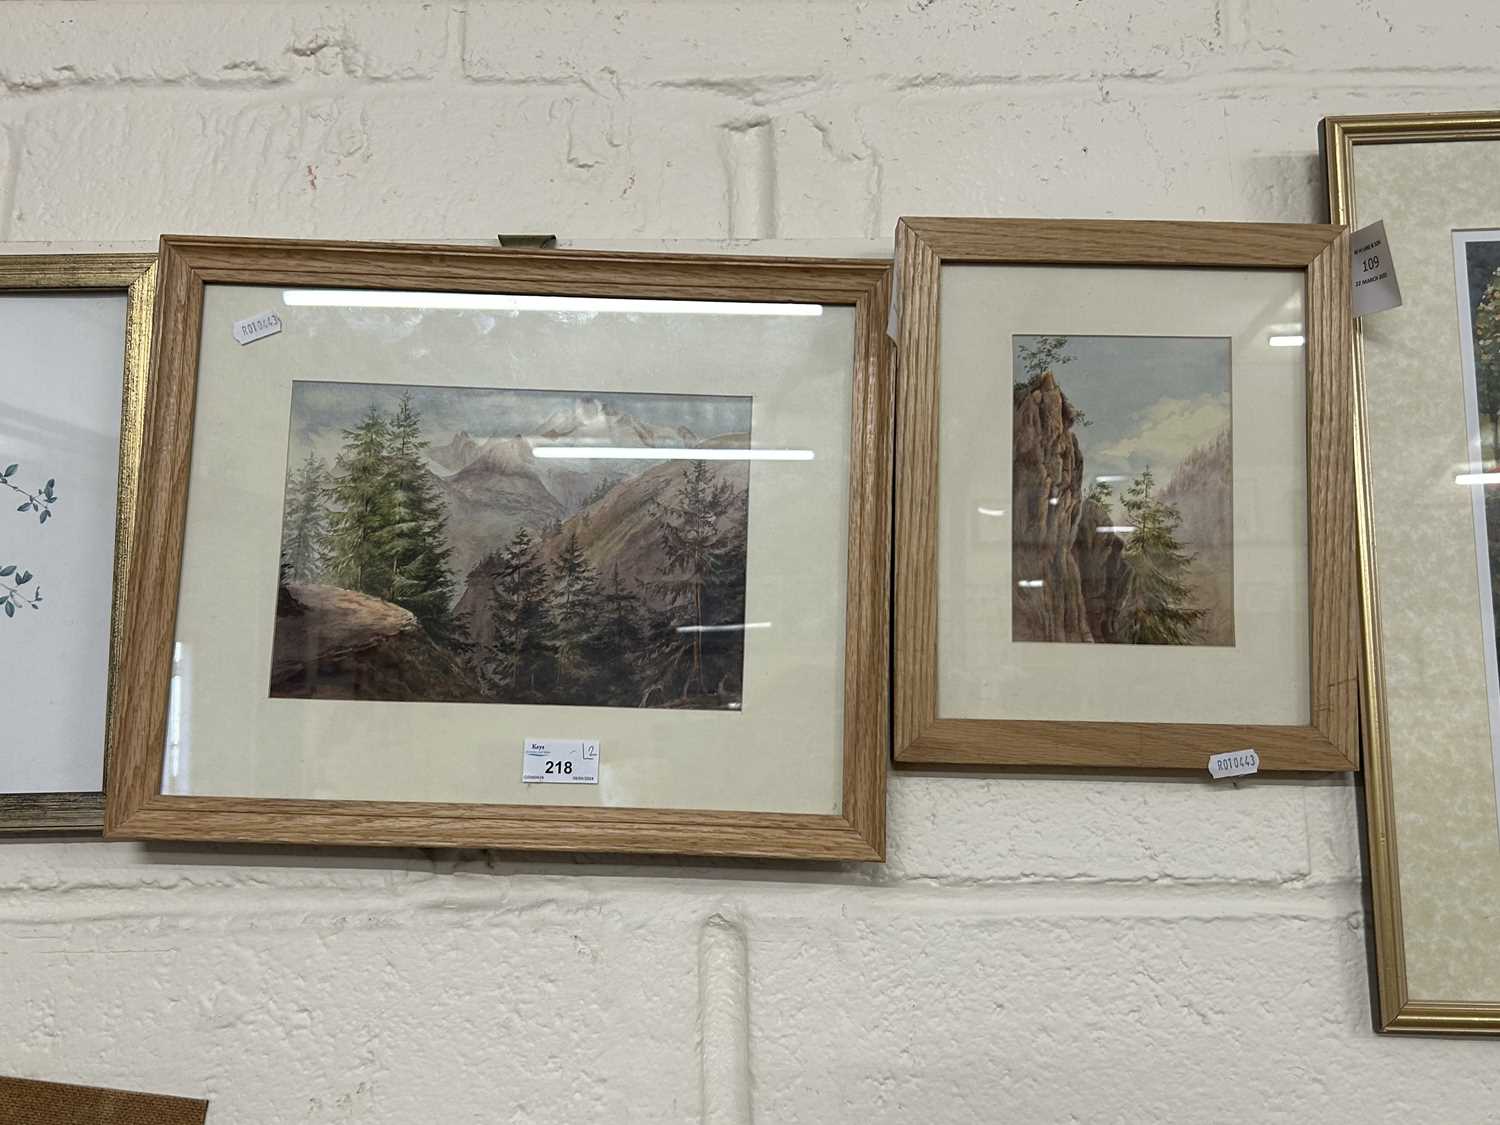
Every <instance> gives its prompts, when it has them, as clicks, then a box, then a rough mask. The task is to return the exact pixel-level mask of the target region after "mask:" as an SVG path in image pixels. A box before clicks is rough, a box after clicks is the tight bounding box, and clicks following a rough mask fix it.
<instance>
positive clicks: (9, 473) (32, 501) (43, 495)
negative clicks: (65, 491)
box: [0, 463, 57, 523]
mask: <svg viewBox="0 0 1500 1125" xmlns="http://www.w3.org/2000/svg"><path fill="white" fill-rule="evenodd" d="M19 468H20V466H19V465H17V464H14V463H12V464H10V465H7V466H6V467H5V471H4V472H0V484H3V485H4V486H5V487H6V488H8V489H10V490H11V491H12V492H14V493H15V494H16V495H18V496H20V497H21V498H22V499H21V504H20V506H19V507H18V508H16V511H18V512H36V513H37V522H38V523H46V522H47V521H48V520H49V519H51V518H52V505H53V504H55V503H57V493H56V492H54V491H53V489H54V488H55V487H56V485H57V481H56V480H55V479H52V480H48V481H47V483H46V484H44V485H43V486H42V487H41V488H39V489H37V491H35V492H30V491H28V490H26V489H24V488H22V487H21V486H20V485H18V484H15V483H13V482H12V481H11V479H10V478H11V477H13V476H15V475H16V470H17V469H19Z"/></svg>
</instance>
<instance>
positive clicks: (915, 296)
mask: <svg viewBox="0 0 1500 1125" xmlns="http://www.w3.org/2000/svg"><path fill="white" fill-rule="evenodd" d="M1347 257H1348V251H1347V238H1346V236H1345V234H1344V233H1343V232H1342V231H1341V230H1340V229H1339V228H1336V227H1329V226H1292V225H1259V224H1236V223H1166V222H1115V221H1051V220H1003V219H920V218H917V219H903V220H901V223H900V225H899V227H898V230H897V277H898V281H897V290H898V297H899V302H900V310H899V331H900V337H899V339H900V355H901V377H900V381H899V393H898V405H897V455H896V463H897V485H896V531H895V534H896V543H897V553H896V572H895V685H894V686H895V692H894V698H895V748H896V749H895V753H896V759H897V760H898V761H901V762H910V763H948V764H962V765H995V766H1007V765H1047V766H1073V767H1087V766H1107V767H1127V768H1166V769H1191V770H1196V771H1202V770H1204V769H1205V768H1206V767H1207V766H1208V764H1209V759H1210V757H1211V756H1214V755H1217V754H1222V753H1230V752H1236V751H1248V750H1254V751H1255V752H1256V753H1257V754H1258V755H1259V762H1260V768H1262V769H1265V770H1350V769H1355V768H1357V765H1358V755H1357V745H1358V737H1357V736H1358V730H1357V711H1356V692H1355V687H1356V679H1357V669H1358V655H1357V654H1358V602H1357V582H1356V570H1355V543H1354V483H1355V482H1354V474H1353V459H1352V454H1351V449H1352V444H1351V443H1352V435H1353V433H1354V426H1355V420H1354V416H1353V413H1352V409H1351V407H1352V398H1351V392H1350V382H1349V357H1348V354H1347V353H1348V339H1349V330H1348V322H1349V318H1348V285H1349V282H1348V271H1349V263H1348V260H1347Z"/></svg>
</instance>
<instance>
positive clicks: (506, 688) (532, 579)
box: [484, 528, 556, 699]
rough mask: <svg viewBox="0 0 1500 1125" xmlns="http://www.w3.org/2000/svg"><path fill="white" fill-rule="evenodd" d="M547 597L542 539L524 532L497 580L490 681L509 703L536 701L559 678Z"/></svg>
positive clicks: (506, 556) (488, 663) (507, 550)
mask: <svg viewBox="0 0 1500 1125" xmlns="http://www.w3.org/2000/svg"><path fill="white" fill-rule="evenodd" d="M547 594H548V589H547V570H546V567H545V566H544V564H543V563H542V561H541V558H540V557H539V555H538V552H537V544H536V540H534V539H533V538H532V537H531V533H530V532H529V531H527V530H526V529H525V528H522V529H521V530H520V531H518V532H516V534H515V537H514V538H513V539H512V540H511V541H510V545H509V546H508V547H506V548H505V554H504V555H503V556H502V558H501V566H500V573H499V574H498V575H497V576H496V578H495V596H494V599H493V604H492V608H491V616H492V622H493V625H494V634H495V640H494V643H493V644H491V646H490V650H489V652H488V654H487V656H488V659H487V660H486V661H485V664H484V674H485V677H486V678H487V679H488V680H489V682H490V683H491V684H493V685H494V686H495V687H496V688H498V689H499V690H500V692H501V693H502V694H503V695H506V696H508V697H509V698H512V699H515V698H522V697H531V698H535V697H536V696H537V694H538V693H539V692H541V691H543V690H545V689H546V688H547V687H549V686H550V685H551V683H552V680H553V678H554V671H553V669H554V659H555V655H556V644H555V629H554V627H553V622H552V613H551V609H550V607H549V606H548V598H547Z"/></svg>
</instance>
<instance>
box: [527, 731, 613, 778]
mask: <svg viewBox="0 0 1500 1125" xmlns="http://www.w3.org/2000/svg"><path fill="white" fill-rule="evenodd" d="M521 780H522V781H524V782H533V781H540V782H542V783H543V784H547V783H553V784H557V785H598V784H599V740H598V739H597V738H528V739H526V740H525V741H523V742H522V743H521Z"/></svg>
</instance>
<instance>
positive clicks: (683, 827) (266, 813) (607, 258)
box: [105, 236, 892, 860]
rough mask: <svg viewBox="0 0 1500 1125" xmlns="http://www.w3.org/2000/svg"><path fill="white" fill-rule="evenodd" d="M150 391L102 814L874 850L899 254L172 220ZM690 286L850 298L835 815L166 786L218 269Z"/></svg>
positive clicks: (273, 274)
mask: <svg viewBox="0 0 1500 1125" xmlns="http://www.w3.org/2000/svg"><path fill="white" fill-rule="evenodd" d="M159 258H160V271H161V273H160V276H161V282H160V296H159V300H158V317H157V328H156V336H155V340H156V357H155V361H154V365H153V383H152V392H151V396H150V401H149V404H148V407H147V410H146V424H145V439H144V466H145V468H144V471H143V475H142V493H143V496H144V497H145V498H146V499H145V502H144V503H142V505H141V506H140V509H139V515H138V520H137V526H136V536H135V553H134V555H133V557H132V580H131V581H132V585H131V588H132V591H133V597H132V603H131V609H130V612H129V615H128V619H127V624H126V628H125V636H124V643H123V649H122V651H123V658H122V672H121V676H120V690H119V693H118V702H117V706H116V708H115V712H114V715H113V716H112V722H111V727H110V738H111V760H110V775H109V776H110V792H111V796H110V800H109V802H108V805H107V810H106V826H105V833H106V835H107V836H110V837H117V838H131V839H147V840H153V839H155V840H162V839H170V840H236V841H251V842H287V843H303V844H362V845H377V846H414V845H421V846H455V847H489V848H523V849H540V850H578V851H605V852H657V853H668V854H682V855H737V856H750V857H777V858H796V859H813V860H850V859H859V860H878V859H881V858H883V855H884V831H885V807H884V805H885V803H884V796H885V775H886V762H887V758H888V752H889V751H888V746H889V722H888V717H889V709H888V698H889V573H890V572H889V566H890V563H889V559H890V489H891V450H892V447H891V433H892V428H891V416H892V397H891V396H892V388H891V383H890V375H889V350H890V345H889V341H888V340H887V338H886V335H885V327H886V321H885V315H886V308H887V303H888V294H889V284H890V267H889V265H888V264H886V263H882V262H869V261H853V260H841V259H786V258H779V259H778V258H752V257H729V256H725V257H707V256H688V255H667V254H635V253H602V252H593V251H573V250H564V251H550V250H543V251H532V250H496V249H488V248H472V247H453V246H422V245H391V244H373V243H330V242H291V241H273V240H252V239H228V238H190V237H176V236H166V237H164V238H163V239H162V242H161V248H160V255H159ZM219 283H224V284H230V285H257V286H287V287H297V286H309V287H315V288H330V287H331V288H338V289H398V290H406V291H412V290H417V291H447V292H460V293H462V292H474V293H523V294H535V295H557V296H586V297H591V298H609V297H623V298H631V299H668V300H696V301H705V300H707V301H750V302H804V303H818V304H822V305H825V306H826V305H839V306H847V307H849V308H850V309H852V310H853V323H854V341H855V343H854V354H853V355H852V356H851V357H850V364H849V369H850V371H851V372H852V376H851V377H852V381H853V386H852V395H851V398H852V417H851V419H850V422H851V427H850V450H849V483H848V491H847V497H848V553H847V566H846V570H847V596H846V604H845V611H844V625H843V634H844V665H843V683H844V701H843V728H842V730H843V733H842V763H843V764H842V803H841V811H840V812H839V813H838V814H835V815H829V814H804V813H776V812H734V811H721V810H694V809H669V808H623V807H594V806H570V805H560V804H559V805H476V804H458V803H446V802H445V803H434V802H406V801H345V800H311V799H308V800H304V799H270V798H236V797H210V796H179V795H172V796H164V795H163V794H162V792H161V788H162V783H161V778H162V763H163V739H164V732H165V728H166V723H167V717H168V716H167V711H168V681H169V679H170V676H171V662H172V646H173V639H174V630H175V618H176V609H177V601H178V591H179V584H180V579H181V566H182V560H183V544H184V534H185V520H186V495H187V490H188V485H189V480H188V478H189V475H190V473H189V468H190V463H191V460H190V459H191V446H192V440H193V427H194V403H195V393H196V387H197V377H198V373H197V363H198V347H199V338H200V332H201V326H202V316H203V307H204V291H205V287H206V286H209V285H214V284H219Z"/></svg>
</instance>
